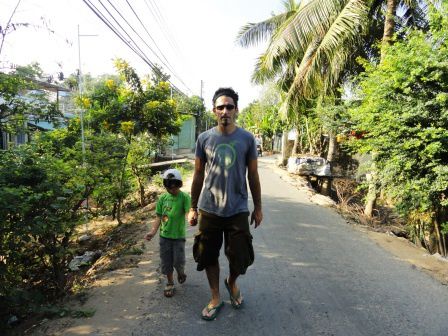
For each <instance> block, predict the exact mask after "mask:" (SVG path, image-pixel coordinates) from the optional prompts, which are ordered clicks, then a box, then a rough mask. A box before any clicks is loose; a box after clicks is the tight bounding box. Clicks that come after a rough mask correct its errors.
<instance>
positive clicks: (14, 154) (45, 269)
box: [0, 144, 84, 313]
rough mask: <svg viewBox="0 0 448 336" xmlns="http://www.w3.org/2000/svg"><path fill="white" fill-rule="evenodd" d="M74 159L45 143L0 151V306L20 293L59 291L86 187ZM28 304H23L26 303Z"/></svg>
mask: <svg viewBox="0 0 448 336" xmlns="http://www.w3.org/2000/svg"><path fill="white" fill-rule="evenodd" d="M76 167H77V163H76V162H74V161H66V160H63V159H61V158H57V157H55V156H54V155H53V152H52V151H51V150H50V149H49V148H47V146H45V144H39V145H37V144H26V145H22V146H19V147H17V148H13V149H12V150H7V151H2V152H1V153H0V256H1V262H0V302H1V304H0V307H2V309H1V310H2V313H4V309H8V308H11V305H14V302H15V303H16V304H17V305H18V306H17V307H15V308H17V309H19V308H20V306H21V305H23V302H21V301H20V300H18V297H19V296H18V295H19V293H20V292H21V291H23V290H25V291H28V290H31V289H32V288H33V287H37V288H40V289H41V290H43V291H44V292H47V291H48V293H53V294H55V293H61V291H62V290H63V289H64V287H65V284H66V282H65V281H66V277H65V269H66V265H67V260H68V257H69V256H70V255H71V251H70V249H69V243H70V239H71V237H72V235H73V234H74V229H75V227H76V225H77V224H78V223H79V220H80V212H79V211H78V210H79V207H80V200H82V193H83V191H84V187H83V184H84V183H83V179H82V176H81V174H79V170H78V169H77V168H76ZM25 305H26V304H25Z"/></svg>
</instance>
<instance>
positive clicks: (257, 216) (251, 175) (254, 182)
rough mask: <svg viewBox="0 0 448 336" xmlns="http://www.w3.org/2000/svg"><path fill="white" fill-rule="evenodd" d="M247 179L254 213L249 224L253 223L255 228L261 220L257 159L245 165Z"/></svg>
mask: <svg viewBox="0 0 448 336" xmlns="http://www.w3.org/2000/svg"><path fill="white" fill-rule="evenodd" d="M247 179H248V180H249V188H250V192H251V194H252V199H253V201H254V212H253V213H252V216H251V224H252V222H255V228H256V227H258V226H259V225H260V224H261V221H262V220H263V212H262V210H261V185H260V177H259V176H258V162H257V159H255V160H250V161H249V163H248V164H247Z"/></svg>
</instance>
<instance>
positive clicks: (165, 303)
mask: <svg viewBox="0 0 448 336" xmlns="http://www.w3.org/2000/svg"><path fill="white" fill-rule="evenodd" d="M269 166H270V164H269V162H268V161H267V159H261V160H260V177H261V180H262V192H263V209H264V222H263V224H262V225H261V226H260V227H259V228H258V229H256V230H253V232H252V233H253V236H254V248H255V254H256V257H255V258H256V260H255V263H254V265H252V266H251V268H250V269H249V270H248V272H247V274H246V275H245V276H243V277H241V280H240V287H241V289H242V293H243V295H244V297H245V300H246V302H245V306H244V308H243V309H241V310H238V311H236V310H234V309H232V307H231V306H230V303H229V300H228V295H227V292H226V291H225V288H222V292H223V298H224V299H225V301H226V305H225V307H224V308H223V310H222V311H221V313H220V315H219V316H218V319H217V320H215V321H212V322H206V321H202V320H201V318H200V311H201V309H202V308H203V306H204V305H205V304H206V303H207V302H208V300H209V292H208V286H207V280H206V277H205V273H204V272H197V271H196V270H195V265H194V262H193V260H192V257H191V245H192V239H191V236H192V234H193V233H194V229H192V230H190V231H189V237H190V238H189V239H188V241H187V249H188V252H187V256H188V259H187V264H188V265H187V272H188V279H187V282H186V283H185V284H184V285H183V286H178V290H177V293H176V296H175V297H173V298H171V299H169V300H168V299H165V298H163V297H161V289H162V285H159V287H160V288H158V289H157V291H156V292H153V293H151V294H150V295H149V298H148V301H147V302H146V304H147V305H146V307H145V310H146V313H145V314H144V316H143V318H142V319H141V320H140V322H139V324H138V325H137V326H136V328H135V329H134V330H130V334H133V335H172V336H174V335H182V336H190V335H191V336H193V335H232V336H233V335H274V336H278V335H335V336H352V335H353V336H355V335H356V336H360V335H366V336H367V335H375V336H376V335H394V336H395V335H406V336H410V335H422V336H423V335H424V336H430V335H440V336H442V335H443V336H446V335H448V318H447V316H448V288H447V287H445V286H442V285H440V284H439V283H438V282H436V281H435V280H433V279H432V278H430V277H429V276H428V275H426V274H424V273H422V272H420V271H418V270H416V269H414V268H412V267H411V266H410V265H409V264H407V263H404V262H402V261H399V260H396V259H394V257H393V256H392V255H390V254H388V253H387V252H386V251H384V250H382V249H381V248H380V247H378V246H377V245H375V244H374V243H373V242H372V241H370V240H369V239H368V238H367V237H366V236H365V235H364V234H363V233H361V232H358V231H356V230H354V229H353V228H351V227H350V226H349V225H348V224H346V222H345V221H344V220H343V219H342V218H341V217H340V216H339V215H338V214H337V213H336V212H335V211H334V210H332V209H328V208H324V207H321V206H318V205H315V204H312V203H310V202H309V200H308V197H307V196H306V195H305V193H304V192H303V191H299V190H298V189H296V188H294V187H292V186H291V185H290V184H288V183H287V182H285V181H284V180H282V179H281V178H280V176H279V175H277V174H276V173H275V172H273V170H272V169H271V168H270V167H269ZM223 258H224V257H222V259H221V260H222V262H221V270H222V278H223V277H224V276H226V275H227V270H226V269H225V265H226V262H225V260H224V259H223ZM222 287H224V286H222Z"/></svg>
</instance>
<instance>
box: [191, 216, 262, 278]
mask: <svg viewBox="0 0 448 336" xmlns="http://www.w3.org/2000/svg"><path fill="white" fill-rule="evenodd" d="M248 217H249V213H248V212H242V213H239V214H236V215H234V216H231V217H219V216H216V215H213V214H210V213H207V212H205V211H200V212H199V232H198V233H197V234H196V235H195V238H194V245H193V257H194V260H195V261H196V262H197V270H198V271H202V270H203V269H204V268H205V267H207V266H211V265H215V264H216V263H217V262H218V258H219V251H220V249H221V246H222V241H223V237H224V253H225V255H226V256H227V259H228V260H229V267H230V271H231V272H232V273H234V274H245V273H246V270H247V268H248V267H249V266H250V265H252V263H253V262H254V249H253V246H252V235H251V234H250V230H249V219H248Z"/></svg>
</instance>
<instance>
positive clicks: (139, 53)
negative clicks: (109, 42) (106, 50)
mask: <svg viewBox="0 0 448 336" xmlns="http://www.w3.org/2000/svg"><path fill="white" fill-rule="evenodd" d="M83 2H84V3H85V4H86V5H87V7H89V9H90V10H91V11H92V12H93V13H94V14H95V15H96V16H97V17H98V18H99V19H100V20H101V21H102V22H103V23H104V24H105V25H106V26H107V27H108V28H109V29H110V30H111V31H112V32H113V33H114V34H115V35H116V36H117V37H118V38H119V39H120V40H121V41H122V42H123V43H124V44H125V45H126V46H127V47H128V48H130V49H131V50H132V51H133V52H134V53H135V54H136V55H137V56H139V57H140V58H141V59H142V60H143V61H144V62H145V63H146V64H148V65H149V67H150V68H151V69H152V70H153V71H154V72H155V73H156V74H158V75H159V76H162V75H163V73H162V72H161V71H160V70H159V69H158V67H157V66H156V65H155V64H154V63H153V62H151V60H150V59H149V58H148V57H147V56H146V54H145V53H144V52H143V50H142V49H141V48H140V47H139V46H138V45H137V43H135V41H134V40H133V38H132V37H131V36H130V35H129V33H127V32H126V30H125V29H124V28H123V27H122V25H121V24H120V23H119V22H118V21H117V20H116V19H115V17H114V16H113V15H112V14H111V13H110V11H109V10H108V9H107V7H106V6H104V4H103V3H102V2H101V0H99V3H100V4H101V5H102V6H103V8H104V9H105V10H106V12H107V13H108V14H109V15H110V17H111V18H112V19H113V20H114V21H115V22H116V24H117V25H118V27H120V29H121V30H122V31H123V33H124V34H125V35H126V36H127V38H126V36H124V35H123V33H121V32H120V31H119V29H117V28H116V27H115V26H114V24H113V23H111V22H110V21H109V20H108V19H107V17H106V16H105V15H104V14H103V13H102V12H101V10H99V9H98V8H97V7H96V6H95V5H94V4H93V3H92V2H91V1H90V0H83ZM131 42H132V43H133V45H132V44H131ZM168 82H169V83H170V84H171V86H172V87H173V89H174V90H175V91H177V92H178V93H180V94H181V95H185V93H183V92H182V91H181V90H180V89H179V88H178V87H177V86H176V85H175V84H174V83H173V82H172V81H170V80H168ZM182 83H183V82H182ZM184 85H185V84H184ZM186 88H187V89H188V90H190V89H189V88H188V87H186ZM190 91H191V90H190Z"/></svg>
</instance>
